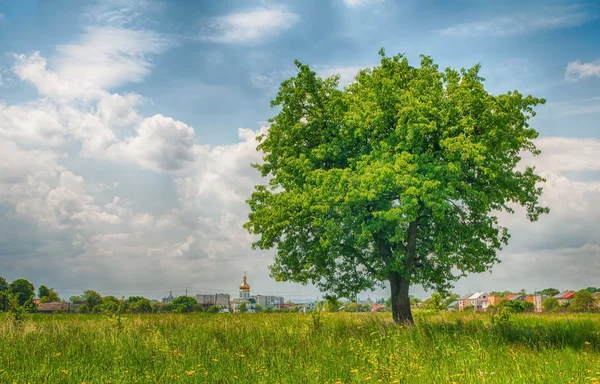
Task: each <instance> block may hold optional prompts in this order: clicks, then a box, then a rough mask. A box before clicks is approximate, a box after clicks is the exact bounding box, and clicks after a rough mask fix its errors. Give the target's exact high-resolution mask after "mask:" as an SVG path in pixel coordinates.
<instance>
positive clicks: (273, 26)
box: [200, 6, 299, 44]
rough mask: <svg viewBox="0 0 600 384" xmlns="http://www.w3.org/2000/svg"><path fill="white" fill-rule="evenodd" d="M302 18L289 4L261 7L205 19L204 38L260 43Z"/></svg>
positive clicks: (234, 42)
mask: <svg viewBox="0 0 600 384" xmlns="http://www.w3.org/2000/svg"><path fill="white" fill-rule="evenodd" d="M298 20H299V17H298V15H296V14H295V13H293V12H292V11H290V10H288V9H287V8H286V7H283V6H279V7H271V8H257V9H252V10H248V11H244V12H236V13H231V14H229V15H225V16H220V17H216V18H212V19H209V20H207V21H205V22H204V31H203V33H202V34H201V35H200V39H201V40H206V41H211V42H215V43H233V44H257V43H261V42H263V41H264V40H265V39H267V38H270V37H273V36H276V35H277V34H279V33H280V32H281V31H283V30H285V29H288V28H290V27H291V26H292V25H294V24H295V23H296V22H297V21H298Z"/></svg>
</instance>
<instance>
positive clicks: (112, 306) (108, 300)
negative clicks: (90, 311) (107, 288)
mask: <svg viewBox="0 0 600 384" xmlns="http://www.w3.org/2000/svg"><path fill="white" fill-rule="evenodd" d="M120 306H121V301H120V300H119V299H117V298H116V297H114V296H104V297H103V298H102V304H101V309H102V310H103V311H105V312H113V313H116V312H119V308H120Z"/></svg>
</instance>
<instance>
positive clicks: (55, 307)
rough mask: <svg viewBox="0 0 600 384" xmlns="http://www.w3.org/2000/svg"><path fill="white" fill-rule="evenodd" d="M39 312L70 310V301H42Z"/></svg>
mask: <svg viewBox="0 0 600 384" xmlns="http://www.w3.org/2000/svg"><path fill="white" fill-rule="evenodd" d="M37 310H38V312H42V313H54V312H68V311H69V303H61V302H51V303H40V305H38V308H37Z"/></svg>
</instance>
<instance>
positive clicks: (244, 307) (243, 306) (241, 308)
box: [236, 303, 248, 313]
mask: <svg viewBox="0 0 600 384" xmlns="http://www.w3.org/2000/svg"><path fill="white" fill-rule="evenodd" d="M236 312H240V313H244V312H248V306H247V305H246V303H242V304H240V305H238V307H237V309H236Z"/></svg>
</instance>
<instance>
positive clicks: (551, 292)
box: [540, 288, 560, 296]
mask: <svg viewBox="0 0 600 384" xmlns="http://www.w3.org/2000/svg"><path fill="white" fill-rule="evenodd" d="M540 293H541V294H542V295H547V296H556V295H558V294H559V293H560V291H559V290H558V289H556V288H546V289H542V291H541V292H540Z"/></svg>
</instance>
